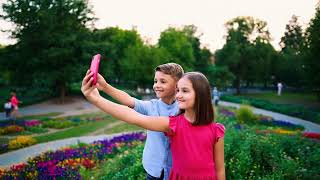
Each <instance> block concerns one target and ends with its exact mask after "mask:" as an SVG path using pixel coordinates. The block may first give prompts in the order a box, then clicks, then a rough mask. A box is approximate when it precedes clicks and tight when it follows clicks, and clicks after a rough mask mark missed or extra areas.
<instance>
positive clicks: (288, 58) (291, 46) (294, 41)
mask: <svg viewBox="0 0 320 180" xmlns="http://www.w3.org/2000/svg"><path fill="white" fill-rule="evenodd" d="M279 44H280V46H281V52H280V55H281V57H280V61H279V69H278V72H277V74H276V76H277V79H279V81H282V82H284V83H286V84H287V85H289V86H295V87H300V86H304V85H306V82H305V79H306V78H305V68H304V67H305V62H304V59H305V58H304V55H305V53H303V50H304V46H305V44H306V39H305V36H304V34H303V30H302V27H301V25H300V24H299V23H298V17H297V16H295V15H293V16H292V18H291V20H290V21H289V23H288V24H287V25H286V30H285V34H284V36H283V37H282V38H281V41H280V43H279Z"/></svg>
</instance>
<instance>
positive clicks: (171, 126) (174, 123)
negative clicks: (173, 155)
mask: <svg viewBox="0 0 320 180" xmlns="http://www.w3.org/2000/svg"><path fill="white" fill-rule="evenodd" d="M177 120H178V117H177V116H169V129H170V130H169V132H168V133H165V135H166V136H174V135H175V134H176V130H177Z"/></svg>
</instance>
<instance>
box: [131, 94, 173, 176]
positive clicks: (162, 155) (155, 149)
mask: <svg viewBox="0 0 320 180" xmlns="http://www.w3.org/2000/svg"><path fill="white" fill-rule="evenodd" d="M134 110H135V111H137V112H139V113H141V114H144V115H148V116H174V115H176V114H177V113H178V110H179V108H178V103H177V101H175V102H174V103H173V104H170V105H168V104H166V103H164V102H163V101H161V100H160V99H152V100H150V101H142V100H138V99H135V101H134ZM142 164H143V167H144V169H145V170H146V171H147V173H148V174H150V175H151V176H154V177H160V175H161V171H162V169H163V170H164V177H165V179H168V177H169V173H170V168H171V166H172V157H171V150H170V145H169V139H168V137H166V136H165V135H164V133H163V132H156V131H149V130H148V131H147V140H146V143H145V145H144V150H143V157H142Z"/></svg>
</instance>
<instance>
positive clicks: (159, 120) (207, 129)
mask: <svg viewBox="0 0 320 180" xmlns="http://www.w3.org/2000/svg"><path fill="white" fill-rule="evenodd" d="M92 81H93V78H92V73H91V72H88V73H87V75H86V76H85V77H84V79H83V81H82V87H81V91H82V93H83V94H84V96H85V97H86V98H87V99H88V100H89V101H90V102H91V103H92V104H94V105H96V106H97V107H99V108H100V109H101V110H103V111H105V112H106V113H108V114H110V115H112V116H113V117H115V118H117V119H120V120H122V121H125V122H128V123H130V124H135V125H137V126H140V127H142V128H145V129H149V130H153V131H162V132H164V133H165V134H166V135H167V136H168V137H169V139H170V148H171V151H172V159H173V166H172V169H171V173H170V177H169V179H213V180H215V179H218V180H224V179H225V168H224V140H223V136H224V131H225V129H224V126H223V125H221V124H218V123H214V122H213V119H214V114H213V108H212V102H211V94H210V86H209V82H208V80H207V78H206V77H205V76H204V75H203V74H201V73H197V72H190V73H186V74H184V75H183V76H182V78H181V79H180V80H179V81H178V85H177V86H178V88H177V94H176V99H177V101H178V106H179V109H180V112H179V114H178V115H177V116H170V117H154V116H145V115H142V114H139V113H137V112H135V111H134V110H132V109H130V108H129V107H126V106H123V105H119V104H116V103H113V102H111V101H108V100H107V99H105V98H103V97H101V96H100V94H99V91H98V90H97V88H96V86H91V83H92Z"/></svg>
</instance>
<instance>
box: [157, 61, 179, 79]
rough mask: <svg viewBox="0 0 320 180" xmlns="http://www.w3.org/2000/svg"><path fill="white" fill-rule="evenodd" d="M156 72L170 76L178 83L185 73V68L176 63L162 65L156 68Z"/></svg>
mask: <svg viewBox="0 0 320 180" xmlns="http://www.w3.org/2000/svg"><path fill="white" fill-rule="evenodd" d="M155 71H156V72H157V71H160V72H162V73H164V74H168V75H170V76H171V77H173V78H174V79H175V80H176V81H178V80H179V79H180V78H181V77H182V75H183V73H184V71H183V68H182V67H181V66H180V65H179V64H176V63H166V64H161V65H159V66H157V67H156V69H155Z"/></svg>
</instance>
